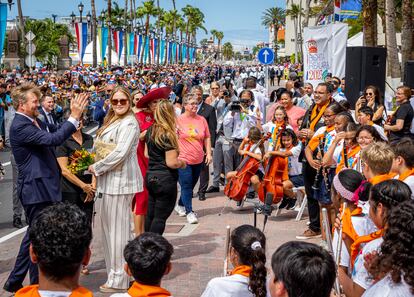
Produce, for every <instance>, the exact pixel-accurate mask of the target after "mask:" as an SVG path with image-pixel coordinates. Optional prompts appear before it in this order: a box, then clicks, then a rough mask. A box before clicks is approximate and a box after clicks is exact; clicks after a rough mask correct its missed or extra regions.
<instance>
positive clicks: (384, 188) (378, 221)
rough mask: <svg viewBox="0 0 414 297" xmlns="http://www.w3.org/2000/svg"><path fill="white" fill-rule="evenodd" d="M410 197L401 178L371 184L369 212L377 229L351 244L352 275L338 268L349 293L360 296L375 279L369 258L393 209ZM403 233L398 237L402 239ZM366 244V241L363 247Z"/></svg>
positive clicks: (381, 239)
mask: <svg viewBox="0 0 414 297" xmlns="http://www.w3.org/2000/svg"><path fill="white" fill-rule="evenodd" d="M410 197H411V190H410V188H409V187H408V186H407V185H406V184H405V183H404V182H402V181H399V180H394V179H391V180H386V181H383V182H380V183H378V184H376V185H374V186H372V188H371V191H370V196H369V216H370V218H371V220H372V221H373V223H374V224H375V225H376V227H377V228H378V231H376V232H374V233H371V234H369V235H365V236H360V237H359V238H357V239H356V240H355V241H354V243H353V244H352V245H351V247H350V251H349V253H350V255H351V263H353V264H354V265H353V270H352V278H350V277H349V276H348V275H347V274H346V273H345V272H344V271H343V270H341V269H339V270H338V277H339V282H340V283H341V285H342V287H343V290H344V293H345V295H346V296H358V297H360V296H362V294H363V293H364V292H365V290H367V289H368V288H369V287H370V286H372V284H373V283H374V280H373V279H372V276H371V275H370V274H369V272H368V270H367V268H366V267H365V264H366V261H367V260H369V257H370V256H371V254H372V252H375V251H378V250H380V249H381V245H382V243H383V241H384V238H383V235H384V228H385V227H386V226H387V224H388V220H389V217H390V213H391V212H392V211H393V210H394V209H397V208H399V207H400V205H401V203H402V202H404V201H408V200H410ZM400 236H401V235H399V237H398V240H400V239H401V237H400ZM363 244H365V245H364V246H363V248H362V249H361V247H362V245H363ZM354 260H355V261H354ZM407 264H409V263H407ZM381 296H382V295H381ZM402 296H405V295H402Z"/></svg>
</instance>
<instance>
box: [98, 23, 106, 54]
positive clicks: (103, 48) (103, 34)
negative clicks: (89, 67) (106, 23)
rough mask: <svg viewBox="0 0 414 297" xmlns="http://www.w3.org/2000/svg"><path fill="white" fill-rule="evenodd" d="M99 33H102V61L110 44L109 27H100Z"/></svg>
mask: <svg viewBox="0 0 414 297" xmlns="http://www.w3.org/2000/svg"><path fill="white" fill-rule="evenodd" d="M98 35H100V47H101V61H103V60H104V58H105V55H106V47H107V45H108V28H107V27H102V28H100V30H99V32H98Z"/></svg>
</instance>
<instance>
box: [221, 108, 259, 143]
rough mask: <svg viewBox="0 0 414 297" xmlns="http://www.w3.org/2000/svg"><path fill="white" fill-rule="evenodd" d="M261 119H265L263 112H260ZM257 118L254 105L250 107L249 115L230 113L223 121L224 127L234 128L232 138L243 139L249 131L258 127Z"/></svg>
mask: <svg viewBox="0 0 414 297" xmlns="http://www.w3.org/2000/svg"><path fill="white" fill-rule="evenodd" d="M260 117H261V118H263V114H262V112H260ZM256 124H257V116H256V107H255V106H254V105H250V106H249V113H248V114H245V113H240V112H235V113H234V114H233V112H228V113H227V114H226V116H225V117H224V120H223V125H224V127H227V128H233V134H232V135H231V137H232V138H236V139H243V138H245V137H247V135H248V133H249V129H250V128H251V127H254V126H256Z"/></svg>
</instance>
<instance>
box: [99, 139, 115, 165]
mask: <svg viewBox="0 0 414 297" xmlns="http://www.w3.org/2000/svg"><path fill="white" fill-rule="evenodd" d="M115 148H116V143H112V142H104V141H102V140H96V141H95V161H96V162H98V161H100V160H102V159H105V158H106V157H107V156H108V155H109V154H110V153H112V152H113V151H114V150H115Z"/></svg>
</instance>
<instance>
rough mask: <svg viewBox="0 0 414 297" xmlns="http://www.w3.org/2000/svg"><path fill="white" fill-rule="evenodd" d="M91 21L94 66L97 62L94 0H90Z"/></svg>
mask: <svg viewBox="0 0 414 297" xmlns="http://www.w3.org/2000/svg"><path fill="white" fill-rule="evenodd" d="M91 11H92V23H91V29H92V32H91V37H92V66H93V67H96V65H97V64H98V54H97V52H96V9H95V0H91Z"/></svg>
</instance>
